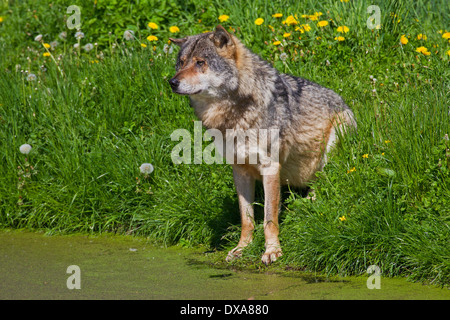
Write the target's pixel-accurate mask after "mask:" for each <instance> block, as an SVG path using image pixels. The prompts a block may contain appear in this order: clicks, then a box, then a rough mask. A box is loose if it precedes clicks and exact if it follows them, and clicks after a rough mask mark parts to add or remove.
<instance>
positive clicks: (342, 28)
mask: <svg viewBox="0 0 450 320" xmlns="http://www.w3.org/2000/svg"><path fill="white" fill-rule="evenodd" d="M349 30H350V29H349V28H348V27H346V26H340V27H338V28H337V29H336V31H337V32H342V33H347V32H348V31H349Z"/></svg>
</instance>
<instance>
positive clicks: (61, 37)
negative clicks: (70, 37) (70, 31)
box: [58, 31, 67, 40]
mask: <svg viewBox="0 0 450 320" xmlns="http://www.w3.org/2000/svg"><path fill="white" fill-rule="evenodd" d="M58 36H59V38H60V39H61V40H66V38H67V32H65V31H63V32H61V33H60V34H59V35H58Z"/></svg>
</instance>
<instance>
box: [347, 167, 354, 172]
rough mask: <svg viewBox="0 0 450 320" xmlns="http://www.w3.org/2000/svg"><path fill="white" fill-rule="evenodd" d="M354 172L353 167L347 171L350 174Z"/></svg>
mask: <svg viewBox="0 0 450 320" xmlns="http://www.w3.org/2000/svg"><path fill="white" fill-rule="evenodd" d="M355 171H356V168H355V167H353V168H351V169H350V170H347V173H352V172H355Z"/></svg>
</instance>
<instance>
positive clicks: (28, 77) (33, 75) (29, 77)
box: [27, 73, 37, 81]
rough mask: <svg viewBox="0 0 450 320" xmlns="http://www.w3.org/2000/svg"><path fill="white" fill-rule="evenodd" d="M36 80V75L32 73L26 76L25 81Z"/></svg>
mask: <svg viewBox="0 0 450 320" xmlns="http://www.w3.org/2000/svg"><path fill="white" fill-rule="evenodd" d="M36 79H37V77H36V75H35V74H34V73H30V74H29V75H28V76H27V81H35V80H36Z"/></svg>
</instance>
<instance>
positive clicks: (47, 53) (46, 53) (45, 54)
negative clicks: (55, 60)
mask: <svg viewBox="0 0 450 320" xmlns="http://www.w3.org/2000/svg"><path fill="white" fill-rule="evenodd" d="M43 56H44V57H50V56H51V55H50V52H44V54H43Z"/></svg>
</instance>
